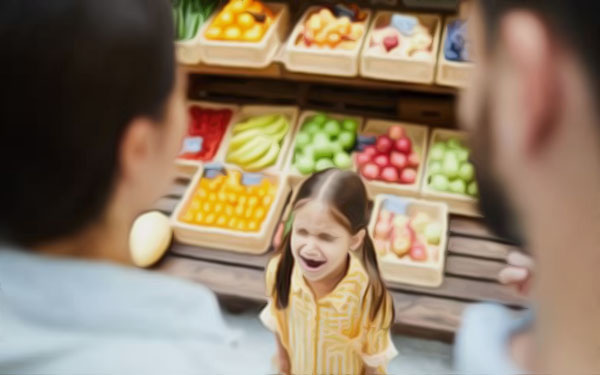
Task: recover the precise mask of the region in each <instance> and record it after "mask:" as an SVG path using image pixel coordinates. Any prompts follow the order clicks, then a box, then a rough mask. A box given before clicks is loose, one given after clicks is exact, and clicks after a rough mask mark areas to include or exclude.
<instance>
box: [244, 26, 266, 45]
mask: <svg viewBox="0 0 600 375" xmlns="http://www.w3.org/2000/svg"><path fill="white" fill-rule="evenodd" d="M264 33H265V30H264V26H263V25H261V24H259V23H257V24H255V25H254V26H252V27H251V28H250V29H248V30H246V32H245V33H244V40H245V41H247V42H259V41H260V40H261V39H262V37H263V35H264Z"/></svg>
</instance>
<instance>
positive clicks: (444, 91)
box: [181, 62, 458, 95]
mask: <svg viewBox="0 0 600 375" xmlns="http://www.w3.org/2000/svg"><path fill="white" fill-rule="evenodd" d="M181 67H182V68H183V69H184V71H185V72H186V73H189V74H207V75H217V76H232V77H250V78H270V79H280V80H287V81H294V82H309V83H314V84H320V83H322V84H329V85H339V86H352V87H360V88H365V89H386V90H398V91H413V92H419V93H427V94H438V95H455V94H456V93H457V92H458V90H457V89H456V88H454V87H446V86H440V85H423V84H415V83H406V82H392V81H381V80H375V79H368V78H361V77H352V78H345V77H334V76H325V75H315V74H303V73H294V72H289V71H287V70H286V69H285V67H284V66H283V65H282V64H281V63H278V62H274V63H272V64H271V65H269V66H267V67H266V68H261V69H250V68H228V67H222V66H211V65H206V64H197V65H181Z"/></svg>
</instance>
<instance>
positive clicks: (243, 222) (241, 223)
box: [236, 219, 248, 232]
mask: <svg viewBox="0 0 600 375" xmlns="http://www.w3.org/2000/svg"><path fill="white" fill-rule="evenodd" d="M247 228H248V227H247V224H246V220H244V219H240V220H238V222H237V225H236V229H237V230H240V231H243V232H245V231H246V229H247Z"/></svg>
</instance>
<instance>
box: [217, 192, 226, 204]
mask: <svg viewBox="0 0 600 375" xmlns="http://www.w3.org/2000/svg"><path fill="white" fill-rule="evenodd" d="M217 200H218V201H219V202H225V201H227V194H226V193H225V192H224V191H219V192H218V193H217Z"/></svg>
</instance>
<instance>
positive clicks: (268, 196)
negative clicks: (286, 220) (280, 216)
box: [262, 195, 273, 208]
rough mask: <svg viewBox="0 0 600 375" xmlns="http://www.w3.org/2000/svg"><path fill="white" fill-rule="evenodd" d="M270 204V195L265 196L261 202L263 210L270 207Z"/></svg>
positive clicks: (271, 200) (271, 201) (271, 199)
mask: <svg viewBox="0 0 600 375" xmlns="http://www.w3.org/2000/svg"><path fill="white" fill-rule="evenodd" d="M271 203H273V197H272V196H271V195H267V196H266V197H264V198H263V200H262V204H263V206H265V208H269V207H271Z"/></svg>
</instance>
